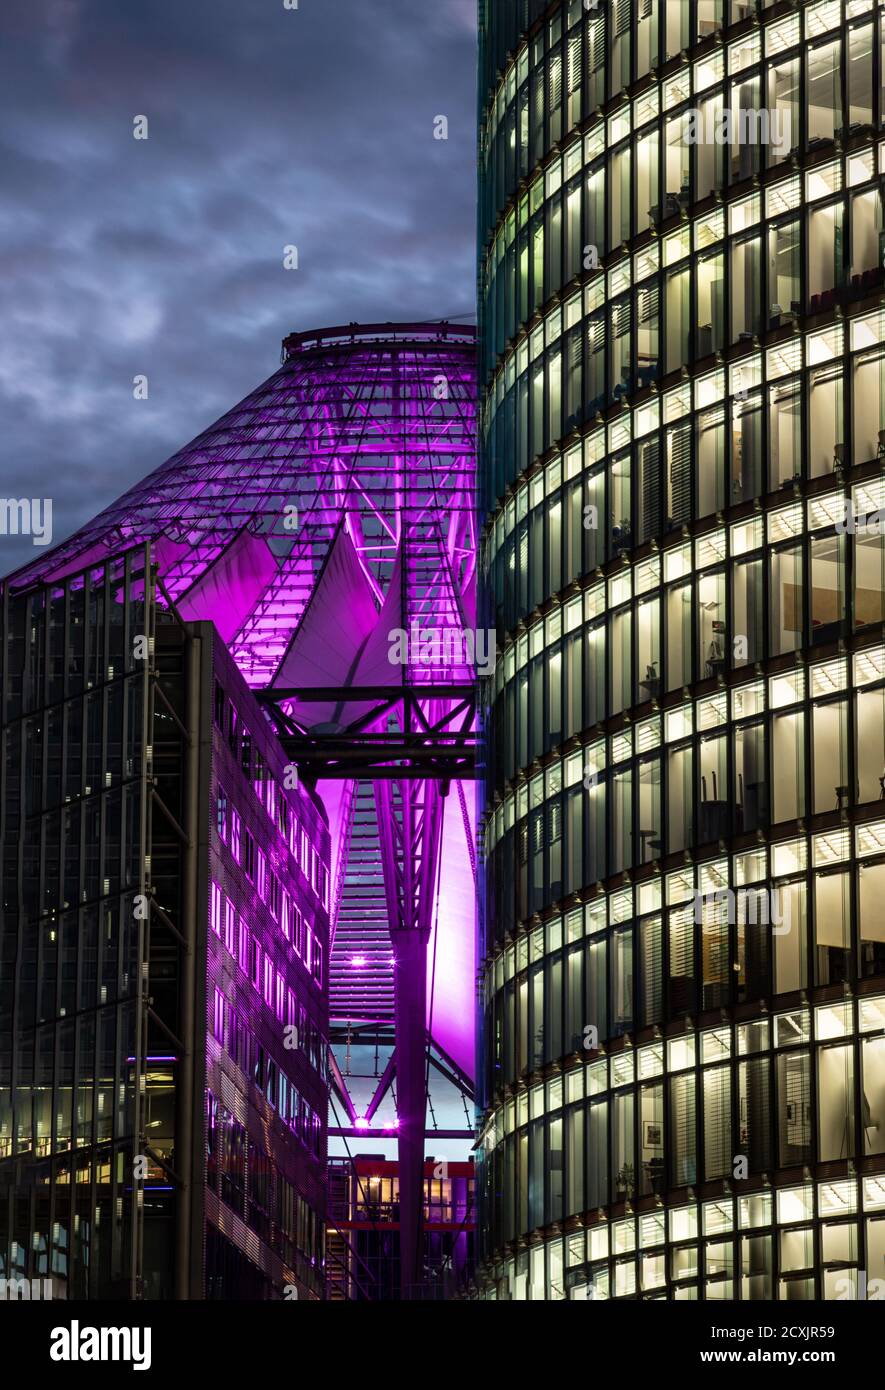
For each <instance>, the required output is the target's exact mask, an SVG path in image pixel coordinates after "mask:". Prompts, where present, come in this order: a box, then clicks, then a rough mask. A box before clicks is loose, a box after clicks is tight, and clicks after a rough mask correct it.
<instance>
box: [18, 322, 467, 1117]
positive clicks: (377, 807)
mask: <svg viewBox="0 0 885 1390" xmlns="http://www.w3.org/2000/svg"><path fill="white" fill-rule="evenodd" d="M283 348H284V350H283V363H282V366H281V367H280V369H279V370H278V371H277V372H275V373H274V375H273V376H271V377H270V378H269V380H268V381H266V382H265V383H264V384H263V385H261V386H259V387H258V388H257V389H256V390H255V391H253V392H252V393H251V394H250V395H249V396H247V397H246V398H245V400H243V401H241V402H240V404H239V405H237V406H235V407H234V408H233V409H232V410H230V411H229V412H228V413H227V414H226V415H224V416H222V418H221V419H220V420H218V421H217V422H216V423H215V424H214V425H212V426H210V427H209V428H208V429H207V430H205V431H204V432H203V433H202V434H201V435H199V436H198V438H196V439H195V440H194V441H193V442H192V443H190V444H188V445H187V446H186V447H185V448H183V449H181V450H180V451H179V452H178V453H177V454H175V455H174V456H173V457H172V458H170V459H169V460H168V461H167V462H166V463H164V464H162V465H161V466H160V467H159V468H157V469H156V470H155V471H154V472H153V473H151V474H150V475H149V477H147V478H146V479H145V480H144V481H143V482H141V483H139V484H138V485H136V486H135V487H133V488H131V489H130V490H129V491H128V492H127V493H125V494H124V495H123V496H122V497H121V498H120V499H119V500H118V501H116V502H114V503H112V504H111V505H110V506H109V507H107V508H106V509H105V510H104V511H103V512H101V513H100V514H99V516H97V517H96V518H95V520H94V521H92V522H90V523H89V524H88V525H86V526H84V527H83V528H82V529H81V530H80V531H78V532H77V533H76V534H75V535H74V536H72V537H71V538H70V539H69V540H67V541H65V542H64V543H63V544H61V545H60V546H58V547H56V548H55V549H54V550H52V551H51V552H49V553H48V554H45V555H41V556H40V558H39V559H38V560H36V561H35V562H33V563H32V564H31V565H29V566H27V567H26V568H25V569H23V570H21V571H19V572H18V573H17V574H16V575H14V576H13V577H12V578H11V580H9V581H7V582H8V583H9V584H10V586H11V587H12V588H20V587H24V586H27V585H29V584H31V583H34V582H36V581H38V580H42V581H46V580H51V579H52V578H60V577H61V576H62V575H64V574H65V573H73V572H75V571H76V570H78V569H82V568H85V567H86V566H87V565H90V564H92V563H99V562H100V561H102V560H104V559H105V558H107V557H109V556H111V555H114V554H116V553H118V552H120V551H121V550H123V549H126V548H129V547H130V546H133V545H135V544H136V543H137V542H140V541H144V540H149V541H150V542H151V549H152V555H153V558H154V560H155V562H156V563H157V565H158V568H159V575H160V580H161V583H162V586H163V592H164V594H165V595H166V596H168V600H169V601H171V602H172V603H174V604H175V606H176V608H177V609H178V611H179V612H180V614H181V615H182V617H184V618H185V619H211V620H212V621H213V622H214V623H215V625H216V627H217V629H218V631H219V633H220V634H221V636H222V638H223V640H224V641H225V643H226V644H227V646H228V648H229V650H230V651H231V654H232V655H233V657H234V659H235V660H236V662H237V665H238V666H239V668H240V670H241V672H242V674H243V676H244V677H245V679H246V681H247V682H248V683H249V684H250V685H251V686H252V687H253V688H255V689H257V690H265V691H266V690H269V689H271V688H278V689H281V690H282V689H285V690H307V691H310V690H311V689H317V688H323V689H326V688H334V689H335V690H336V691H338V692H344V694H343V695H341V694H340V693H339V695H338V696H337V697H336V698H330V699H326V700H322V699H318V700H316V701H315V702H313V703H310V702H308V704H307V705H305V706H303V707H302V704H301V703H300V702H299V701H297V700H296V701H294V702H293V708H294V712H295V714H296V715H297V716H298V717H299V718H300V720H301V725H302V727H304V728H305V729H307V728H309V727H311V726H325V727H329V726H338V725H345V724H349V723H351V722H352V721H353V720H354V719H358V718H360V717H361V716H362V715H364V714H365V713H366V711H367V710H370V706H369V705H368V704H366V703H365V701H362V702H361V701H360V700H359V699H353V700H349V699H347V698H346V692H347V690H348V689H349V688H354V687H362V688H366V687H380V686H384V687H385V688H390V689H391V690H392V691H395V690H396V689H398V688H401V687H403V686H417V687H420V688H421V689H422V691H424V690H425V689H426V691H427V694H428V697H432V694H433V686H434V684H439V685H446V686H453V685H464V686H465V687H467V688H469V686H470V683H471V682H472V681H473V678H474V672H473V669H472V667H471V666H469V665H468V664H467V663H466V662H465V661H464V660H462V659H460V658H459V657H457V656H456V655H454V654H452V655H451V657H450V659H447V660H446V661H444V662H443V663H441V664H440V663H436V664H435V665H433V666H431V667H428V666H424V665H419V664H416V663H415V662H414V660H413V659H412V653H411V651H410V653H409V659H408V661H407V663H406V664H405V665H403V666H397V665H392V664H391V661H390V634H391V632H392V631H393V630H395V629H402V630H409V631H411V630H413V629H414V628H415V627H417V628H418V629H419V630H421V631H425V632H426V631H428V630H432V629H436V628H440V629H444V630H454V629H461V630H466V629H471V628H474V627H475V622H476V618H475V600H474V593H475V582H474V581H475V564H476V541H477V537H476V520H475V517H476V510H475V474H476V468H475V423H476V380H475V364H474V353H475V343H474V331H473V330H472V329H462V328H455V327H452V326H450V325H448V324H430V325H427V324H425V325H391V324H387V325H380V326H376V327H359V326H357V325H350V326H348V327H346V328H339V329H329V330H323V331H320V332H316V333H303V334H298V335H293V336H292V337H291V338H288V339H287V340H286V341H285V343H284V345H283ZM443 704H444V701H443V700H442V699H441V698H440V699H435V700H434V699H430V698H429V699H428V705H427V708H428V709H433V708H434V707H435V706H437V707H438V706H442V705H443ZM287 708H289V707H287ZM395 717H396V716H395V711H393V712H392V713H388V714H386V715H385V716H384V720H383V721H376V723H375V724H374V725H373V724H371V723H370V724H369V725H368V726H367V727H368V728H369V729H370V730H371V729H372V728H376V727H377V728H378V729H379V732H381V731H383V730H382V729H381V728H380V724H381V723H382V722H385V721H387V720H389V719H391V718H395ZM318 790H319V792H320V795H321V796H322V798H323V800H324V803H325V805H326V808H327V811H328V814H329V820H330V826H331V831H332V855H333V859H332V872H333V921H332V933H333V940H332V954H331V960H330V971H329V978H330V989H331V1012H332V1015H333V1017H338V1018H339V1019H345V1020H354V1021H357V1022H361V1021H368V1022H373V1021H376V1022H379V1023H382V1024H384V1023H390V1022H392V1021H393V1017H394V996H395V982H396V979H397V976H396V971H397V969H398V968H399V966H398V965H395V963H394V962H395V960H397V959H398V956H397V946H396V941H395V934H396V930H397V929H399V930H400V932H401V931H402V929H403V927H404V926H406V927H408V926H410V925H420V928H421V930H422V931H423V932H424V933H425V934H428V933H429V939H430V950H429V952H428V966H427V976H428V978H427V991H426V994H427V1003H426V1013H427V1018H428V1022H429V1023H430V1026H431V1030H432V1034H433V1036H434V1037H435V1039H436V1041H437V1042H438V1044H439V1046H440V1047H441V1048H442V1049H443V1050H444V1052H445V1054H446V1055H447V1056H448V1057H450V1058H451V1059H452V1060H453V1061H454V1062H455V1063H456V1064H457V1066H458V1067H460V1068H461V1069H462V1070H463V1071H464V1072H465V1073H467V1074H468V1075H472V1074H473V1065H474V1057H473V1032H474V1027H473V1025H474V1002H473V977H474V961H473V925H474V923H473V904H474V866H473V858H472V845H473V842H474V833H475V827H474V823H473V812H472V807H473V798H472V792H471V791H470V788H469V787H467V786H465V785H463V784H461V783H459V782H455V783H454V784H453V785H452V786H451V787H447V788H445V789H444V791H441V789H440V787H439V785H438V784H435V783H427V784H426V785H425V787H424V788H423V789H416V788H415V787H412V788H409V787H408V786H407V785H406V784H402V785H401V784H399V783H393V784H389V785H388V786H387V787H386V788H385V789H384V790H383V791H382V789H381V786H380V784H373V782H372V781H371V780H351V781H347V780H343V781H342V780H339V781H337V782H335V783H331V782H328V783H325V782H322V781H321V782H320V784H319V787H318ZM404 827H405V829H404ZM422 865H423V866H425V868H428V870H429V868H431V867H432V868H433V869H434V873H433V875H432V879H433V882H432V885H431V887H432V900H431V898H428V897H427V895H426V892H425V889H426V884H425V887H424V889H422V887H421V883H420V882H419V876H418V873H417V871H418V868H420V866H422ZM412 869H414V870H415V876H414V885H413V886H412V887H409V886H408V885H409V884H411V883H412V878H413V875H412ZM394 880H396V882H394ZM404 884H405V885H406V886H404ZM422 892H424V896H423V897H422ZM395 912H396V913H397V914H398V920H397V922H394V921H393V915H394V913H395ZM403 968H405V967H403ZM404 1085H405V1081H402V1085H401V1088H400V1089H401V1090H402V1087H403V1086H404Z"/></svg>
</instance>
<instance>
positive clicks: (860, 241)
mask: <svg viewBox="0 0 885 1390" xmlns="http://www.w3.org/2000/svg"><path fill="white" fill-rule="evenodd" d="M483 11H484V12H483ZM481 92H482V93H483V97H482V111H481V131H480V240H481V251H480V269H479V276H480V299H481V317H482V331H481V338H482V346H481V363H482V384H483V397H482V416H481V430H482V447H483V451H484V485H485V499H484V505H485V529H484V533H483V548H482V572H483V579H484V585H485V594H486V601H487V604H488V606H489V610H490V614H491V617H492V620H493V621H494V622H495V624H496V626H497V633H498V642H499V648H500V656H499V659H498V662H497V666H496V669H495V672H494V675H493V677H492V678H491V680H490V682H489V684H488V689H487V692H486V694H487V700H486V708H485V721H486V731H487V743H488V759H487V762H488V775H487V786H486V803H485V816H484V821H483V827H482V831H483V838H484V862H485V898H484V911H483V918H484V921H483V943H482V949H483V953H484V954H483V961H482V1013H483V1022H482V1049H481V1051H482V1056H481V1070H482V1077H481V1088H482V1090H481V1105H482V1110H481V1119H482V1128H481V1144H480V1156H481V1157H480V1179H479V1187H480V1200H481V1202H482V1203H483V1206H484V1212H485V1220H484V1222H482V1223H481V1226H482V1227H483V1228H484V1230H485V1235H484V1240H485V1249H484V1250H481V1256H482V1258H483V1260H484V1271H485V1281H486V1282H485V1286H484V1287H485V1290H486V1292H487V1294H488V1296H491V1297H495V1296H499V1297H516V1298H526V1297H528V1298H551V1299H552V1298H564V1297H572V1298H612V1297H613V1298H625V1297H626V1298H636V1297H639V1298H668V1299H714V1300H715V1299H725V1300H733V1299H775V1300H776V1299H784V1300H793V1299H812V1298H851V1297H865V1296H868V1294H867V1292H866V1290H867V1287H868V1286H867V1284H865V1283H864V1279H863V1276H864V1275H865V1276H866V1277H867V1279H868V1280H869V1281H870V1282H872V1281H873V1280H874V1279H875V1278H876V1277H877V1276H878V1275H879V1274H880V1273H881V1272H882V1271H883V1270H885V906H883V904H885V625H883V620H885V541H883V533H885V473H883V456H885V301H883V288H885V276H883V270H882V261H883V240H882V238H883V206H882V192H881V173H882V172H883V171H885V136H883V123H885V11H883V9H882V8H881V7H879V6H877V5H875V4H874V3H873V0H821V2H819V3H808V4H803V5H797V6H794V7H793V8H792V9H790V10H788V11H786V12H785V7H784V6H782V5H779V6H769V5H762V4H758V5H757V4H755V3H743V2H742V3H735V0H725V2H723V0H718V2H717V0H691V3H689V0H672V3H671V2H670V0H668V3H666V4H665V3H659V0H654V3H650V2H649V0H611V2H610V3H606V4H598V5H593V4H585V3H583V0H558V2H557V3H555V4H543V3H541V2H540V0H512V3H511V2H510V0H508V3H507V4H506V5H505V4H496V3H488V0H487V3H485V4H484V5H481ZM880 508H882V509H883V511H882V522H883V524H882V525H879V517H878V512H879V509H880Z"/></svg>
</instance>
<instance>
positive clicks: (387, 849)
mask: <svg viewBox="0 0 885 1390" xmlns="http://www.w3.org/2000/svg"><path fill="white" fill-rule="evenodd" d="M375 799H376V805H377V807H378V831H379V841H380V849H381V865H382V869H383V873H384V890H385V894H386V897H387V920H388V924H389V930H390V939H391V942H392V944H393V949H394V957H395V961H396V964H395V967H394V1024H395V1056H396V1100H397V1117H398V1127H399V1128H398V1133H399V1141H398V1148H399V1211H400V1292H401V1296H402V1297H403V1298H404V1299H407V1298H412V1297H414V1296H415V1293H416V1289H417V1285H418V1284H419V1283H420V1282H421V1254H422V1248H423V1224H424V1123H425V1110H426V1106H427V946H428V943H429V941H430V931H431V927H432V923H433V906H434V902H435V895H436V877H437V868H438V865H439V855H440V845H441V842H442V799H441V795H440V788H439V785H438V784H437V783H436V782H429V781H428V782H386V781H379V782H376V783H375Z"/></svg>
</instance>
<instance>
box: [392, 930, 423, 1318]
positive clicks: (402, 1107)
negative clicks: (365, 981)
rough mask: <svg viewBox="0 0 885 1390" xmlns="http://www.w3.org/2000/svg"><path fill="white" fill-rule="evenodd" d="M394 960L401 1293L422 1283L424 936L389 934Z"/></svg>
mask: <svg viewBox="0 0 885 1390" xmlns="http://www.w3.org/2000/svg"><path fill="white" fill-rule="evenodd" d="M391 937H392V940H393V950H394V956H395V959H396V966H395V971H394V979H395V998H394V1020H395V1027H396V1047H395V1056H396V1102H397V1116H398V1123H399V1127H398V1150H399V1155H398V1156H399V1222H400V1291H401V1296H402V1297H403V1298H404V1299H407V1298H411V1297H412V1296H413V1295H414V1293H415V1290H416V1287H417V1285H418V1284H420V1282H421V1251H422V1245H423V1227H424V1125H425V1111H426V1105H427V1091H426V1087H427V1055H426V1038H427V1026H426V1015H427V943H428V940H429V935H428V933H427V932H424V931H414V930H413V931H397V932H392V933H391Z"/></svg>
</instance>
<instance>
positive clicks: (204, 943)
mask: <svg viewBox="0 0 885 1390" xmlns="http://www.w3.org/2000/svg"><path fill="white" fill-rule="evenodd" d="M159 585H160V581H159V580H158V576H157V570H156V566H155V564H154V563H153V562H152V558H151V552H150V547H149V546H139V547H136V548H133V549H131V550H129V551H126V552H124V553H121V554H120V555H119V556H118V557H116V558H113V559H109V560H108V561H106V562H104V563H101V564H96V565H93V566H91V567H90V568H88V569H85V570H82V571H78V572H75V573H69V574H67V575H65V576H64V577H59V578H57V579H54V580H53V581H52V583H42V582H36V583H32V584H30V585H26V586H25V587H23V588H20V589H14V590H11V589H10V587H9V586H7V587H6V588H5V591H4V607H3V629H2V653H3V655H2V663H3V711H2V739H3V772H2V788H3V795H2V815H3V822H2V837H3V838H2V843H3V916H2V934H0V942H2V984H0V1054H2V1061H0V1065H2V1067H3V1069H4V1074H3V1076H2V1078H0V1082H2V1084H0V1277H4V1278H7V1279H11V1278H15V1279H21V1278H24V1279H41V1280H42V1279H47V1278H49V1279H51V1280H52V1283H53V1291H54V1297H56V1298H59V1297H69V1298H102V1299H104V1298H149V1299H151V1298H173V1297H178V1298H203V1297H221V1298H274V1297H276V1298H280V1297H284V1296H289V1297H291V1296H292V1294H291V1293H289V1294H286V1293H285V1290H286V1287H287V1286H294V1288H295V1290H296V1292H297V1296H299V1297H319V1296H321V1292H322V1262H323V1230H324V1218H325V1184H324V1165H325V1095H326V1077H325V1055H326V1047H325V1038H326V1032H327V995H326V992H325V964H326V958H327V952H328V894H329V869H328V861H329V835H328V827H327V825H326V823H325V819H324V815H323V812H322V811H321V809H320V806H319V804H318V802H317V801H316V799H315V797H313V796H312V795H311V794H310V793H309V792H307V791H306V790H305V789H304V788H303V787H300V786H298V785H297V782H296V781H295V780H294V779H293V777H292V776H291V769H288V768H287V766H286V765H285V762H284V759H283V754H282V751H281V749H280V748H279V746H278V744H277V743H276V740H275V738H274V736H273V733H272V731H271V729H270V726H269V725H268V723H267V720H266V719H265V717H264V715H263V714H262V712H261V710H260V708H259V706H258V704H257V702H256V701H255V699H254V697H253V696H252V694H251V693H250V691H249V689H248V687H247V686H246V684H245V682H244V681H243V678H242V676H241V675H240V674H239V672H238V670H237V668H236V666H235V664H234V663H233V661H232V659H231V657H230V656H229V655H228V653H227V651H226V649H225V647H224V645H223V643H222V642H221V640H220V638H219V637H218V634H217V632H216V631H215V629H214V628H213V626H212V625H211V624H210V623H208V622H190V623H185V622H183V621H182V620H181V618H180V617H179V616H178V615H177V613H176V611H175V609H174V605H167V604H166V603H165V601H162V600H161V601H160V602H158V586H159Z"/></svg>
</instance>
